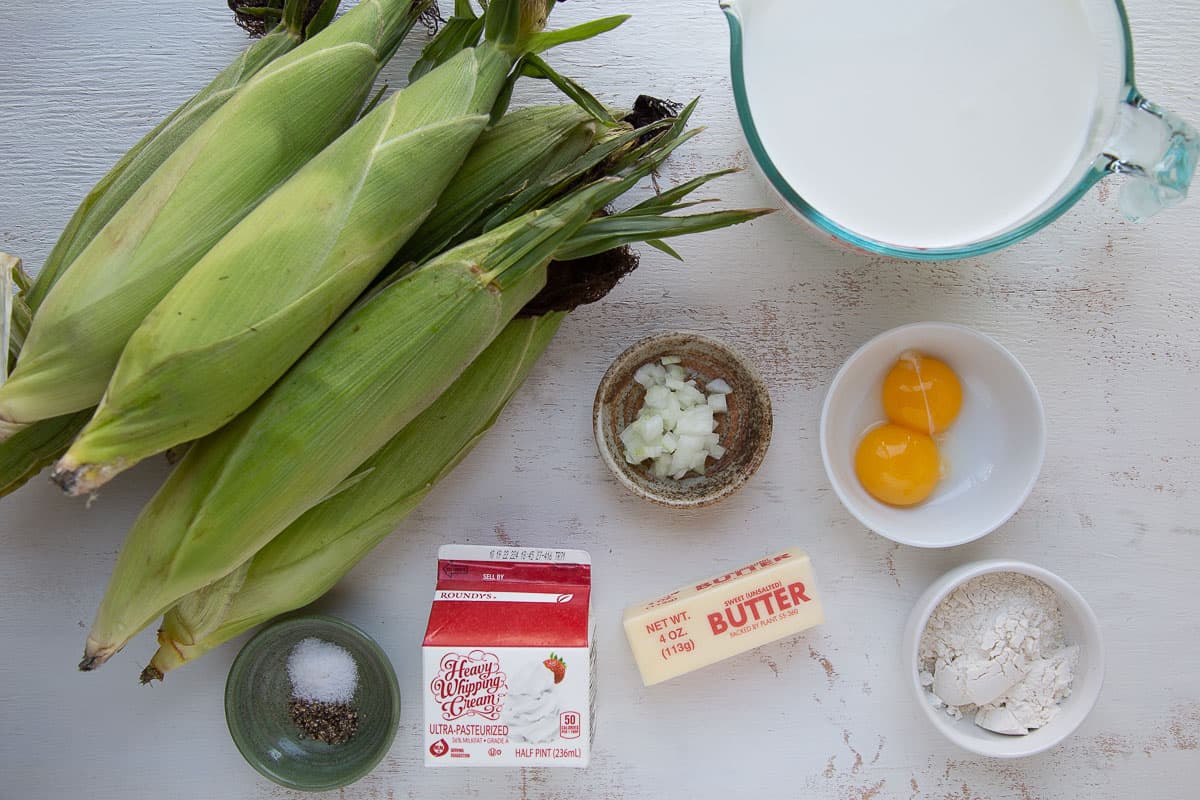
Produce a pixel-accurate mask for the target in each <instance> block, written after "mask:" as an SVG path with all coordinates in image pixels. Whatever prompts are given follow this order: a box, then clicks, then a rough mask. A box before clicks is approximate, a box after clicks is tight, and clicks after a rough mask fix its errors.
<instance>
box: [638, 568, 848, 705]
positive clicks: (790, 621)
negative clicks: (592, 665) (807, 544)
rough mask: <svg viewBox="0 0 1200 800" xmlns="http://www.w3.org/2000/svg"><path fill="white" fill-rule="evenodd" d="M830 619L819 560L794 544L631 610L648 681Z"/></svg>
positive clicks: (642, 668)
mask: <svg viewBox="0 0 1200 800" xmlns="http://www.w3.org/2000/svg"><path fill="white" fill-rule="evenodd" d="M824 621H825V612H824V611H823V610H822V608H821V600H820V598H819V597H818V596H817V590H816V582H815V581H814V580H813V571H812V562H811V561H810V560H809V558H808V554H806V553H805V552H804V551H803V550H801V549H799V548H795V547H793V548H791V549H789V550H785V551H783V552H782V553H779V554H777V555H773V556H768V557H766V558H763V559H760V560H758V561H755V562H753V563H751V564H747V565H746V566H744V567H741V568H740V569H736V570H733V571H732V572H726V573H724V574H722V575H718V576H716V577H714V578H710V579H708V580H706V581H700V582H698V583H694V584H689V585H687V586H684V587H683V588H681V589H676V590H675V591H673V592H671V593H670V594H667V595H663V596H662V597H659V598H658V599H656V600H651V601H650V602H648V603H643V604H639V605H634V606H630V607H629V608H627V609H625V636H626V637H627V638H628V639H629V646H630V648H631V649H632V650H633V657H634V659H635V660H636V661H637V665H638V671H640V672H641V673H642V683H644V684H645V685H646V686H651V685H653V684H656V683H661V682H662V681H665V680H668V679H670V678H674V677H676V676H678V675H683V674H684V673H687V672H691V671H692V670H695V669H700V668H701V667H707V666H708V665H709V664H715V663H716V662H718V661H720V660H721V659H724V658H729V657H730V656H734V655H737V654H738V653H744V652H746V651H747V650H753V649H754V648H755V647H758V646H760V645H764V644H767V643H768V642H773V641H775V640H776V639H782V638H784V637H786V636H792V635H795V634H797V633H800V632H801V631H804V630H808V629H809V628H811V627H813V626H814V625H820V624H821V623H822V622H824Z"/></svg>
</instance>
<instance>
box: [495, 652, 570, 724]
mask: <svg viewBox="0 0 1200 800" xmlns="http://www.w3.org/2000/svg"><path fill="white" fill-rule="evenodd" d="M564 680H565V679H564ZM557 688H558V686H557V685H556V684H555V683H554V673H553V672H551V671H550V669H549V668H548V667H546V665H545V664H544V663H542V662H541V661H528V662H526V663H524V664H522V665H521V666H519V667H517V669H516V671H515V672H513V674H512V677H511V678H510V679H509V689H508V697H507V699H506V700H505V703H504V711H503V712H501V716H500V720H501V721H502V722H504V723H505V724H506V725H508V738H509V740H510V741H513V742H529V743H531V744H544V743H546V742H552V741H554V740H555V739H557V738H558V732H559V716H560V715H561V714H562V703H561V702H560V701H559V697H558V692H557V691H555V690H556V689H557Z"/></svg>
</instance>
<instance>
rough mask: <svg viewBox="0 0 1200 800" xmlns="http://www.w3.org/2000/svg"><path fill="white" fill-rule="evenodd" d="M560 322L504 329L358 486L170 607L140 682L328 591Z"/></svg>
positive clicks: (435, 473) (453, 454)
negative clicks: (239, 564)
mask: <svg viewBox="0 0 1200 800" xmlns="http://www.w3.org/2000/svg"><path fill="white" fill-rule="evenodd" d="M563 316H564V315H563V314H562V313H552V314H548V315H546V316H543V317H537V318H527V319H516V320H513V321H512V322H510V323H509V324H508V326H507V327H506V328H505V329H504V331H503V332H501V334H500V335H499V336H497V337H496V339H495V341H493V342H492V343H491V344H490V345H489V346H488V348H487V349H486V350H484V351H483V353H481V354H480V355H479V357H478V358H476V359H475V361H474V362H472V364H471V365H470V366H469V367H467V369H466V370H465V371H464V372H463V373H462V375H461V376H459V378H458V379H457V380H456V381H455V382H454V383H453V384H451V385H450V387H449V388H448V389H446V391H445V392H443V393H442V395H441V396H440V397H439V398H438V399H437V400H435V401H434V402H433V404H432V405H430V406H429V407H428V408H427V409H425V411H423V412H422V413H421V414H420V415H419V416H418V417H416V418H415V419H413V420H412V421H411V422H410V423H408V424H407V425H405V426H404V428H403V430H401V431H400V433H398V434H396V435H395V436H394V437H392V439H391V440H390V441H389V442H388V443H387V444H385V445H384V446H383V447H382V448H380V450H379V451H378V452H376V453H375V455H373V456H372V457H371V458H369V459H368V460H367V461H366V462H364V463H363V464H362V465H361V466H360V467H359V468H358V469H357V470H356V474H364V475H365V477H364V478H363V479H362V480H360V481H359V482H357V483H355V484H354V485H353V486H352V487H350V488H349V489H347V490H345V491H344V492H342V493H340V494H337V495H335V496H334V497H331V498H330V499H328V500H325V501H323V502H321V503H319V504H317V505H316V506H314V507H313V508H311V509H309V510H308V511H307V512H305V513H304V515H303V516H301V517H300V518H299V519H297V520H296V521H295V522H293V523H292V524H291V525H289V526H288V527H287V528H286V529H285V530H284V531H283V532H282V533H280V534H279V535H278V536H276V537H275V538H274V539H272V540H271V541H270V542H269V543H268V544H267V545H266V546H265V547H263V548H262V549H261V550H259V551H258V552H257V553H256V554H255V555H254V556H253V558H251V559H250V561H249V562H247V563H246V564H244V565H243V566H242V567H240V568H238V569H237V570H234V572H232V573H230V574H229V575H227V576H225V577H224V578H221V579H220V580H218V581H216V582H214V583H212V584H210V585H209V586H206V587H204V588H203V589H201V590H199V591H197V592H193V593H192V594H191V595H188V596H187V597H185V598H183V599H182V600H181V601H180V602H179V603H178V604H177V605H176V606H174V607H173V608H171V610H170V611H168V612H167V613H166V614H165V615H164V617H163V622H162V626H161V628H160V629H159V632H158V641H159V648H158V651H157V652H156V653H155V654H154V656H153V658H152V659H151V660H150V664H149V666H147V667H146V670H145V671H144V672H143V673H142V680H143V682H145V681H149V680H151V679H161V678H162V677H163V675H164V674H165V673H167V672H169V671H170V670H172V669H175V668H177V667H180V666H182V665H183V664H186V663H188V662H189V661H192V660H194V659H196V658H199V657H200V656H201V655H203V654H204V653H206V652H208V651H209V650H211V649H213V648H214V647H217V646H218V645H220V644H221V643H223V642H226V641H228V640H229V639H231V638H233V637H234V636H237V635H238V634H240V633H242V632H243V631H246V630H249V629H250V628H252V627H254V626H255V625H258V624H260V623H262V622H265V621H267V620H268V619H271V618H272V617H274V616H276V615H278V614H282V613H285V612H287V611H291V610H293V609H296V608H299V607H301V606H303V605H306V604H307V603H310V602H312V601H313V600H315V599H317V598H318V597H320V596H321V595H322V594H324V593H325V592H327V591H328V590H329V589H330V588H331V587H332V586H333V585H334V584H335V583H336V582H337V581H338V580H339V579H340V578H341V577H342V576H343V575H345V574H346V573H347V572H348V571H349V570H350V568H351V567H353V566H354V565H355V564H356V563H358V561H359V560H360V559H361V558H362V557H363V556H365V555H366V554H367V553H368V552H369V551H370V550H371V548H373V547H374V546H375V545H376V544H378V543H379V542H380V541H382V540H383V539H384V538H385V537H386V536H387V535H388V534H389V533H391V532H392V531H393V530H394V529H395V527H396V525H398V524H399V523H400V521H401V520H402V519H404V517H406V516H407V515H408V514H409V512H410V511H412V510H413V509H414V508H415V507H416V506H417V505H418V504H419V503H420V502H421V500H422V499H423V498H424V497H425V496H426V494H428V493H429V491H430V490H431V489H432V488H433V486H434V485H435V484H436V483H437V482H438V481H439V480H441V479H442V478H443V477H444V476H445V475H446V474H448V473H449V472H450V471H451V470H452V469H453V468H454V467H455V466H456V465H457V464H458V463H459V461H461V460H462V459H463V458H464V457H465V456H466V455H467V454H468V453H469V452H470V451H471V449H472V448H473V447H474V446H475V444H476V443H477V442H478V441H479V440H480V439H481V438H482V437H483V435H484V434H485V433H486V432H487V431H488V429H490V428H491V426H492V424H493V423H494V422H495V421H496V419H497V418H498V416H499V414H500V412H501V410H502V409H503V408H504V406H505V405H506V404H507V403H508V401H509V399H510V398H511V397H512V395H513V393H514V392H515V391H516V390H517V388H518V387H519V386H520V385H521V383H522V382H523V381H524V380H525V378H526V376H527V375H528V374H529V371H530V370H531V369H532V368H533V365H534V363H535V362H536V361H537V359H538V358H539V357H540V356H541V354H542V352H543V351H544V350H545V349H546V346H547V345H548V344H549V343H550V340H551V338H552V337H553V336H554V333H555V332H556V331H557V330H558V327H559V324H560V322H561V320H562V317H563Z"/></svg>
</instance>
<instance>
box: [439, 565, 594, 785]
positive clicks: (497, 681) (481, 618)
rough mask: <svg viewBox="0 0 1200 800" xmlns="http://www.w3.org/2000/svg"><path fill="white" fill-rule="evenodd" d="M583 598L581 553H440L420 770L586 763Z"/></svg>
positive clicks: (590, 709) (588, 693)
mask: <svg viewBox="0 0 1200 800" xmlns="http://www.w3.org/2000/svg"><path fill="white" fill-rule="evenodd" d="M591 595H592V559H591V556H589V555H588V554H587V553H586V552H584V551H583V550H558V549H542V548H526V547H481V546H471V545H445V546H443V547H441V548H440V549H439V550H438V568H437V587H436V589H435V591H434V595H433V607H432V608H431V609H430V612H429V627H428V628H427V629H426V631H425V643H424V646H423V648H422V654H423V659H424V674H425V689H424V697H425V745H424V746H425V766H427V767H514V766H519V767H586V766H587V765H588V760H589V758H590V756H591V744H592V719H593V716H594V710H595V708H594V702H595V686H596V680H595V671H596V664H595V660H594V657H593V654H594V650H593V648H592V642H593V639H594V636H593V622H592V607H591Z"/></svg>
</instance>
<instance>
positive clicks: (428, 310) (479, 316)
mask: <svg viewBox="0 0 1200 800" xmlns="http://www.w3.org/2000/svg"><path fill="white" fill-rule="evenodd" d="M682 138H684V137H678V139H679V140H682ZM675 143H676V142H672V141H668V142H664V143H661V147H660V148H659V150H658V151H656V152H655V153H654V155H653V157H648V158H645V159H643V160H642V161H641V162H640V163H639V164H638V165H637V166H636V168H635V169H632V170H630V171H629V174H627V175H626V176H625V177H624V178H623V179H619V180H618V179H612V178H610V179H605V180H602V181H599V182H597V183H595V184H592V185H589V186H587V187H585V188H583V189H580V190H577V191H575V192H574V193H572V194H571V195H569V196H568V197H566V198H565V199H563V200H560V201H559V202H557V203H555V204H554V205H553V206H550V207H549V208H546V209H541V210H538V211H534V212H531V213H529V214H527V215H524V216H522V217H519V218H517V219H515V220H513V221H512V222H510V223H507V224H505V225H502V226H501V227H499V228H497V229H495V230H494V231H491V232H490V233H488V234H485V235H483V236H481V237H479V238H477V239H474V240H471V241H470V242H468V243H466V244H464V245H461V246H459V247H457V248H454V249H453V250H451V251H449V252H447V253H445V254H443V255H441V256H438V257H436V258H434V259H433V260H431V261H430V262H429V263H428V264H426V265H424V266H423V267H421V268H420V269H418V270H416V271H415V272H413V273H410V274H408V275H405V276H404V277H402V278H399V279H397V280H395V281H394V282H392V283H390V284H387V285H386V286H384V287H382V288H380V289H379V290H377V291H376V292H374V293H373V294H372V295H371V296H370V297H369V298H368V299H367V300H365V301H364V302H362V303H361V304H360V305H358V306H356V308H355V309H354V310H353V311H352V312H351V313H349V314H347V315H346V316H345V317H343V318H342V319H341V320H339V322H338V323H337V324H335V325H334V326H333V328H331V329H330V331H329V332H328V333H327V334H326V335H325V336H324V337H323V338H322V339H321V340H320V341H319V342H318V343H317V344H316V345H315V346H314V347H313V348H312V350H310V351H309V353H308V354H306V356H305V358H303V359H301V361H300V362H298V363H297V364H296V365H295V366H294V367H293V368H292V370H291V371H290V372H289V373H288V374H287V375H286V376H285V377H284V378H283V379H282V380H280V381H279V382H278V383H277V384H276V385H275V386H274V387H272V389H271V390H270V391H269V392H267V394H266V395H264V396H263V397H262V398H261V399H260V400H259V401H258V402H257V403H256V404H255V405H254V406H252V407H251V408H250V409H249V410H248V411H247V412H246V413H244V414H243V415H241V416H240V417H239V418H238V419H237V420H235V421H234V422H233V423H231V424H230V425H228V426H226V427H225V428H223V429H222V430H221V431H219V432H217V433H216V434H214V435H212V436H210V437H208V438H206V439H204V440H202V441H200V442H197V443H195V444H193V445H192V447H191V448H190V450H189V451H188V454H187V455H186V456H185V457H184V459H183V461H182V462H181V463H180V464H179V466H178V467H177V468H176V470H175V472H174V473H172V475H171V476H170V477H169V478H168V480H167V482H166V484H164V486H163V488H162V489H161V490H160V491H159V493H158V494H157V495H156V496H155V497H154V498H153V499H152V500H151V501H150V503H149V504H148V505H147V507H146V508H145V509H144V510H143V512H142V514H141V515H140V516H139V518H138V520H137V522H136V523H135V525H134V528H133V530H132V531H131V532H130V534H129V536H128V537H127V539H126V542H125V545H124V547H123V548H122V551H121V554H120V556H119V557H118V560H117V565H116V568H115V569H114V571H113V575H112V577H111V579H110V581H109V587H108V590H107V591H106V593H105V597H104V599H103V601H102V602H101V605H100V609H99V610H98V612H97V615H96V620H95V623H94V625H93V628H92V631H91V633H90V635H89V636H88V642H87V646H86V649H85V655H84V659H83V661H82V662H81V664H80V667H81V669H85V670H86V669H93V668H95V667H96V666H99V665H100V664H102V663H104V661H106V660H107V659H108V658H109V657H111V656H112V654H113V653H115V652H116V651H117V650H119V649H120V648H121V647H122V646H124V644H125V643H126V642H127V641H128V639H129V638H130V637H131V636H133V635H134V634H135V633H137V632H138V631H139V630H141V629H142V628H143V627H145V626H146V625H147V624H149V623H150V621H151V620H152V619H153V618H154V617H155V616H157V615H158V614H159V613H162V612H163V611H165V610H166V609H167V608H168V607H169V606H170V605H172V604H174V602H175V601H177V600H178V599H179V598H180V597H182V596H184V595H185V594H187V593H188V592H191V591H195V590H196V589H199V588H201V587H203V586H205V585H207V584H209V583H211V582H212V581H215V580H218V579H219V578H221V577H222V576H224V575H226V574H228V573H230V572H232V571H233V570H234V569H236V568H237V567H238V566H239V565H241V564H242V563H244V562H245V560H246V559H248V558H250V557H251V556H252V555H253V554H254V553H255V552H257V550H258V549H259V548H261V547H262V546H263V545H264V544H266V542H268V541H270V540H271V539H272V538H273V537H274V536H275V535H276V534H278V533H279V532H280V531H281V530H283V529H284V528H285V527H287V525H289V524H291V522H292V521H294V520H295V519H296V518H297V517H298V516H299V515H300V514H302V513H303V512H304V511H305V510H307V509H308V508H309V507H311V506H312V505H314V504H315V503H317V502H319V501H320V500H321V499H322V498H323V497H325V496H326V495H327V494H328V493H329V492H330V491H331V490H332V489H334V488H335V487H336V486H337V485H338V483H340V482H341V481H342V480H343V479H344V478H345V476H347V475H349V474H350V473H351V472H352V471H353V469H354V467H355V466H357V465H358V464H359V463H361V462H362V461H363V460H364V459H365V458H367V457H369V456H370V455H371V454H372V453H374V452H375V451H376V450H378V449H379V447H381V446H382V445H383V444H384V443H385V442H386V441H387V440H388V439H389V438H390V437H391V436H393V435H394V434H395V433H396V432H397V431H398V430H399V429H400V428H402V427H403V426H404V425H405V424H407V423H408V422H409V421H410V420H411V419H412V418H413V417H414V416H416V414H418V413H420V412H421V411H422V410H424V408H426V407H427V406H428V405H429V404H430V403H432V402H433V400H434V399H435V398H436V397H437V396H438V395H439V394H440V393H441V392H442V391H443V390H444V389H445V388H446V386H448V385H449V384H450V383H451V382H452V381H453V380H454V379H455V378H456V377H457V375H458V374H459V373H460V372H461V370H463V369H465V367H466V365H467V364H469V363H470V362H471V361H472V360H473V359H474V358H475V357H476V356H477V355H478V353H479V352H481V351H482V350H483V349H484V348H485V347H486V346H487V345H488V344H489V343H490V342H491V340H492V339H493V338H494V337H495V336H496V335H497V334H498V333H499V331H500V329H502V328H503V327H504V326H505V325H506V324H507V322H508V321H509V319H511V318H512V316H513V315H514V314H515V313H516V311H517V310H519V309H520V308H521V307H522V306H523V305H525V303H527V302H528V301H529V300H530V298H531V297H532V296H533V295H534V294H536V293H537V292H538V291H539V290H540V288H541V287H542V286H543V285H544V283H545V277H546V263H547V262H548V261H549V259H550V257H551V255H552V254H553V253H554V251H555V250H556V249H557V248H558V247H559V246H561V245H562V244H563V243H564V242H565V241H567V240H568V239H569V237H570V235H571V234H572V233H573V232H574V231H576V230H578V228H579V227H580V226H582V225H583V223H584V222H585V221H586V220H587V219H588V217H589V216H590V215H591V214H592V213H594V212H595V211H597V210H599V209H600V208H602V207H603V206H605V205H606V204H607V203H608V202H610V201H611V200H612V199H614V198H615V197H617V196H619V195H620V194H621V193H622V192H624V191H625V190H627V189H628V188H629V187H630V186H632V185H633V183H634V182H636V180H637V179H638V178H639V177H642V176H644V175H646V174H648V173H649V172H650V171H651V170H653V169H654V168H655V167H657V166H658V164H659V163H661V159H663V158H665V157H666V154H667V153H669V152H670V150H671V149H672V147H673V146H674V144H675ZM298 426H299V427H298ZM314 464H320V465H321V468H320V469H314V468H313V465H314Z"/></svg>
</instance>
